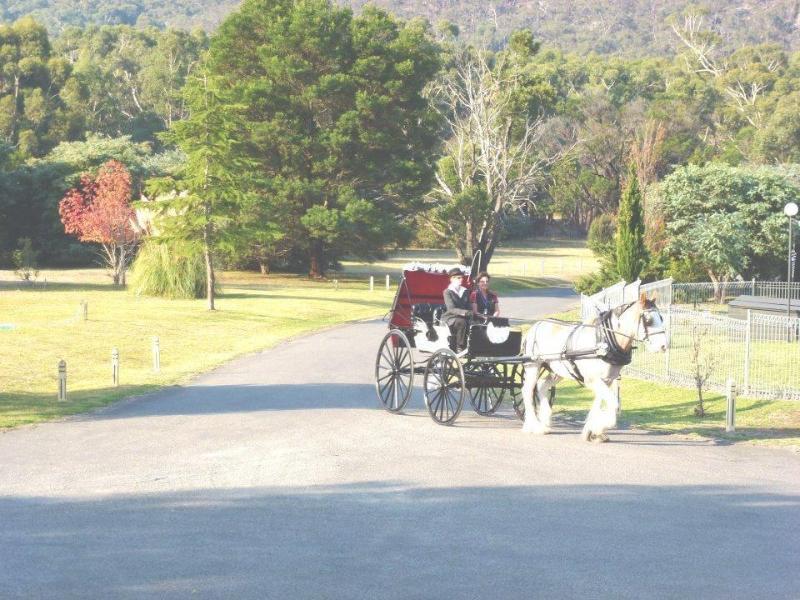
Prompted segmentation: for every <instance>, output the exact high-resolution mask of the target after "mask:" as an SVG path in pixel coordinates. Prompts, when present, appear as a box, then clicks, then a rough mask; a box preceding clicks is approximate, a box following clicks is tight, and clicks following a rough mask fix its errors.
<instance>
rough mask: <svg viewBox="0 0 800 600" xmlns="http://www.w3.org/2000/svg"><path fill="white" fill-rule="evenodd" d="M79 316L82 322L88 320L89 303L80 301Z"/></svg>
mask: <svg viewBox="0 0 800 600" xmlns="http://www.w3.org/2000/svg"><path fill="white" fill-rule="evenodd" d="M80 315H81V316H82V317H83V320H84V321H88V320H89V301H88V300H81V309H80Z"/></svg>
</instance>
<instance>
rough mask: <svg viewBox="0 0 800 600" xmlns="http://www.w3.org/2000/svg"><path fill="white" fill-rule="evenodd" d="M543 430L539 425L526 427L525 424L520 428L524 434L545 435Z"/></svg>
mask: <svg viewBox="0 0 800 600" xmlns="http://www.w3.org/2000/svg"><path fill="white" fill-rule="evenodd" d="M544 429H545V428H544V427H542V426H541V425H528V424H527V423H526V424H525V425H523V426H522V431H524V432H525V433H538V434H541V433H545V431H544Z"/></svg>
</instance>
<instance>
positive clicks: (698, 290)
mask: <svg viewBox="0 0 800 600" xmlns="http://www.w3.org/2000/svg"><path fill="white" fill-rule="evenodd" d="M789 294H791V297H792V299H793V300H800V283H792V284H789V283H786V282H785V281H756V280H755V279H754V280H752V281H728V282H724V283H723V282H720V283H719V284H713V283H674V284H672V303H673V304H686V305H691V306H698V305H712V304H718V305H719V304H727V303H728V302H730V301H731V300H735V299H736V298H737V297H739V296H765V297H767V298H784V299H785V298H787V297H788V295H789Z"/></svg>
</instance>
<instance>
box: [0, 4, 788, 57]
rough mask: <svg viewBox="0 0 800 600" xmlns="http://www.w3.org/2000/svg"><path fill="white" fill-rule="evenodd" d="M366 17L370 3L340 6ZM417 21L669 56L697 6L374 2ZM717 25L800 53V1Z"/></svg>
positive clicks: (91, 12) (99, 7) (180, 23)
mask: <svg viewBox="0 0 800 600" xmlns="http://www.w3.org/2000/svg"><path fill="white" fill-rule="evenodd" d="M339 3H340V4H343V5H346V6H350V7H352V8H353V9H355V10H359V9H360V8H361V7H362V6H363V5H364V4H366V3H367V1H366V0H339ZM373 3H374V4H377V5H379V6H382V7H384V8H387V9H389V10H390V11H392V12H394V13H396V14H398V15H400V16H403V17H406V18H410V17H413V16H423V17H425V18H427V19H429V20H430V21H431V22H434V23H435V22H436V21H438V20H440V19H447V20H449V21H452V22H454V23H456V24H457V25H459V27H460V28H461V30H462V32H463V34H464V35H465V36H469V37H471V38H476V37H477V38H483V39H486V40H488V41H490V42H493V43H496V44H499V43H502V42H503V41H504V39H505V38H506V36H507V35H508V34H509V33H510V32H511V31H513V30H515V29H519V28H530V29H532V30H533V31H534V33H535V35H536V36H537V37H538V38H539V39H541V40H543V41H545V42H547V43H549V44H553V45H557V46H560V47H562V48H564V49H568V50H574V51H578V52H589V51H595V52H598V53H601V54H615V53H623V54H627V55H643V54H650V55H652V54H665V53H670V52H672V51H673V49H674V48H675V40H674V37H673V36H672V33H671V31H670V29H669V26H668V25H667V20H668V19H669V18H670V17H671V16H675V15H679V14H681V12H682V11H683V10H684V9H685V7H686V6H687V5H689V4H697V3H696V2H690V1H689V0H606V1H605V2H600V1H598V0H494V1H492V0H373ZM238 4H239V2H238V0H0V17H2V18H3V19H5V20H13V19H16V18H19V17H21V16H24V15H27V14H31V15H33V16H34V17H36V18H37V19H39V20H41V21H42V22H44V23H45V24H46V25H47V27H48V28H49V29H50V30H51V31H52V32H54V33H57V32H58V31H60V30H61V29H63V28H64V27H65V26H66V25H85V24H87V23H90V22H91V23H101V24H102V23H109V24H113V23H125V24H129V25H136V24H138V25H147V24H154V25H158V26H171V27H179V28H184V29H191V28H194V27H203V28H205V29H213V28H214V27H215V26H216V25H217V24H219V22H220V21H221V20H222V19H223V18H224V17H225V16H226V15H227V14H228V13H229V12H231V11H232V10H234V8H235V7H236V6H237V5H238ZM701 4H702V5H703V6H704V7H705V8H707V9H708V12H709V21H710V22H711V23H712V24H713V25H714V27H715V28H716V29H717V30H718V31H719V33H720V34H721V35H722V36H723V38H724V39H725V43H726V45H727V46H729V47H736V46H739V45H743V44H753V43H760V42H775V43H778V44H781V45H782V46H784V47H785V48H791V49H795V48H799V47H800V31H799V30H798V28H799V27H800V0H749V1H745V0H706V1H705V2H701Z"/></svg>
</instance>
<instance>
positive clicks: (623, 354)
mask: <svg viewBox="0 0 800 600" xmlns="http://www.w3.org/2000/svg"><path fill="white" fill-rule="evenodd" d="M633 304H634V303H633V302H632V303H630V304H627V305H623V306H619V307H617V308H615V309H613V310H606V311H603V312H601V313H600V316H599V318H598V322H597V324H596V325H584V324H580V325H577V326H575V327H574V328H573V329H572V331H571V332H570V334H569V336H568V337H567V340H566V342H564V349H563V350H562V351H561V353H560V355H559V356H558V358H556V359H555V360H561V361H563V362H564V363H566V365H567V370H568V371H569V372H570V375H571V376H572V377H573V379H575V380H576V381H578V382H579V383H583V382H584V378H583V374H582V373H581V370H580V368H578V362H577V361H579V360H586V359H590V358H599V359H601V360H603V361H605V362H607V363H609V364H610V365H615V366H625V365H628V364H630V362H631V360H632V359H633V344H631V346H630V348H628V350H623V349H622V346H620V344H619V342H618V341H617V337H616V335H615V334H616V333H618V332H616V331H614V328H613V326H612V323H611V319H612V317H613V316H614V315H616V316H620V315H621V314H622V313H624V312H625V311H626V310H628V309H629V308H630V307H631V306H633ZM584 327H594V329H595V334H596V345H595V347H594V348H591V349H588V350H577V349H575V348H573V344H574V338H575V334H576V333H577V332H578V331H580V330H581V329H582V328H584ZM644 327H645V338H646V337H647V333H648V332H647V324H646V323H644ZM623 335H624V334H623ZM551 360H552V359H551ZM543 368H546V369H547V370H550V369H549V367H548V366H546V363H545V365H543Z"/></svg>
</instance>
